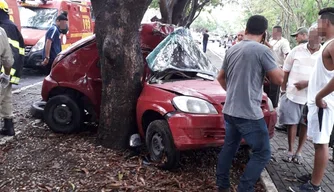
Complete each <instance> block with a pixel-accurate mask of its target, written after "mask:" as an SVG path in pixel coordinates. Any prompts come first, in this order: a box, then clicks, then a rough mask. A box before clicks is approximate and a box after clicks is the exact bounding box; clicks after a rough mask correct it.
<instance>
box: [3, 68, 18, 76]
mask: <svg viewBox="0 0 334 192" xmlns="http://www.w3.org/2000/svg"><path fill="white" fill-rule="evenodd" d="M1 72H2V73H4V72H5V68H3V66H2V67H1ZM15 72H16V69H14V68H11V69H10V73H9V74H10V75H12V76H13V75H14V74H15Z"/></svg>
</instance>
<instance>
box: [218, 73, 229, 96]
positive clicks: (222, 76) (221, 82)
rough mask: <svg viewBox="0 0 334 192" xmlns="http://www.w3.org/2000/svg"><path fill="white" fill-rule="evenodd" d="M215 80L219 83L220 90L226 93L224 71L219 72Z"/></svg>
mask: <svg viewBox="0 0 334 192" xmlns="http://www.w3.org/2000/svg"><path fill="white" fill-rule="evenodd" d="M217 80H218V82H219V84H220V85H221V86H222V88H223V89H224V90H225V91H226V90H227V87H226V74H225V71H224V69H222V70H220V72H219V75H218V77H217Z"/></svg>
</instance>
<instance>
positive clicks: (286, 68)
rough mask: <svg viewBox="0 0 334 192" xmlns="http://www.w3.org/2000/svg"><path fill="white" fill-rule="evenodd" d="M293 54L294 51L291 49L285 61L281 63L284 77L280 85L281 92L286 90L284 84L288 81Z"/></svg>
mask: <svg viewBox="0 0 334 192" xmlns="http://www.w3.org/2000/svg"><path fill="white" fill-rule="evenodd" d="M294 55H295V52H294V51H291V53H290V54H289V55H288V56H287V58H286V59H285V62H284V65H283V71H284V77H283V83H282V85H281V91H282V92H285V91H286V86H287V83H288V79H289V75H290V71H291V69H292V66H293V61H294V59H293V58H294Z"/></svg>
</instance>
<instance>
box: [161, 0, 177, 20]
mask: <svg viewBox="0 0 334 192" xmlns="http://www.w3.org/2000/svg"><path fill="white" fill-rule="evenodd" d="M178 1H179V0H160V1H159V6H160V13H161V22H162V23H167V24H172V21H173V10H174V5H175V4H176V3H177V2H178Z"/></svg>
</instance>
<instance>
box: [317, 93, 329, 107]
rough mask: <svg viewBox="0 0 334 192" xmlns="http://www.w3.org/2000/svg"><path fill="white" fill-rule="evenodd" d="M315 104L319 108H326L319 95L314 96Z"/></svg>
mask: <svg viewBox="0 0 334 192" xmlns="http://www.w3.org/2000/svg"><path fill="white" fill-rule="evenodd" d="M315 104H316V105H317V107H319V108H326V107H327V103H326V102H325V101H324V100H323V98H321V97H319V96H318V95H317V96H316V97H315Z"/></svg>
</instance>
